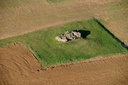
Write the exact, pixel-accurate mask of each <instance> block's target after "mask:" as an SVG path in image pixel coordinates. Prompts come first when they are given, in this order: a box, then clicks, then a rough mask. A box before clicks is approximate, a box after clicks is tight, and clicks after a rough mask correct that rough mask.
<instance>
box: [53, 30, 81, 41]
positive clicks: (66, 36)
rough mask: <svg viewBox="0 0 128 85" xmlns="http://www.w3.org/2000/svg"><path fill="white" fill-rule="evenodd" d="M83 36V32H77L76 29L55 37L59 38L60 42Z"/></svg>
mask: <svg viewBox="0 0 128 85" xmlns="http://www.w3.org/2000/svg"><path fill="white" fill-rule="evenodd" d="M80 38H81V33H80V32H76V31H71V32H68V31H67V32H65V34H63V35H59V36H57V37H56V38H55V39H56V40H58V41H59V42H68V41H71V40H76V39H80Z"/></svg>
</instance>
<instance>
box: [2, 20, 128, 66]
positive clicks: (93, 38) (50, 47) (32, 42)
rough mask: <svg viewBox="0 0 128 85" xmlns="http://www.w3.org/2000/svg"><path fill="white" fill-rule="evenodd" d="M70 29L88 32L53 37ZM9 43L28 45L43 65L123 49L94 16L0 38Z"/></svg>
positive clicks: (72, 60) (122, 50) (124, 50)
mask: <svg viewBox="0 0 128 85" xmlns="http://www.w3.org/2000/svg"><path fill="white" fill-rule="evenodd" d="M72 30H83V31H88V32H90V34H89V35H87V37H86V38H83V39H78V40H74V41H71V42H67V43H60V42H58V41H57V40H55V37H56V36H58V35H61V34H63V33H65V32H66V31H72ZM9 43H23V44H25V45H26V46H28V47H29V48H30V49H31V50H32V51H33V52H34V54H35V56H36V57H37V59H38V60H39V62H40V63H41V64H42V66H43V67H48V66H52V65H58V64H62V63H68V62H76V61H81V60H85V59H89V58H92V57H95V56H98V55H105V54H114V53H123V52H126V51H127V49H125V48H124V47H122V45H121V44H120V43H119V42H118V41H117V40H115V39H114V38H112V36H111V35H109V34H108V33H107V32H106V31H105V30H104V29H103V28H102V26H101V25H100V24H98V23H97V22H96V21H95V20H87V21H78V22H72V23H68V24H64V25H60V26H56V27H50V28H48V29H43V30H39V31H36V32H32V33H28V34H26V35H22V36H17V37H13V38H8V39H4V40H0V46H3V45H6V44H9Z"/></svg>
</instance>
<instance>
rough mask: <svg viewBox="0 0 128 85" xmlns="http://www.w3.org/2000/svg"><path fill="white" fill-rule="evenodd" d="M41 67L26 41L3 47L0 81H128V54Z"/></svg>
mask: <svg viewBox="0 0 128 85" xmlns="http://www.w3.org/2000/svg"><path fill="white" fill-rule="evenodd" d="M109 56H110V57H109V58H103V57H97V58H95V59H91V60H86V61H84V62H81V63H74V64H70V65H61V66H57V67H55V68H54V67H52V68H48V69H47V70H40V64H39V63H38V61H37V60H36V59H35V58H34V57H33V55H32V54H31V52H30V51H29V50H28V49H27V48H26V47H25V46H23V45H7V46H5V47H1V48H0V85H127V84H128V81H127V80H128V62H127V61H128V54H127V53H126V54H123V55H121V54H117V55H109Z"/></svg>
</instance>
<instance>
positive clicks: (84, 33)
mask: <svg viewBox="0 0 128 85" xmlns="http://www.w3.org/2000/svg"><path fill="white" fill-rule="evenodd" d="M73 31H76V32H80V33H81V37H82V38H84V39H85V38H86V37H87V36H88V35H89V34H91V32H90V31H88V30H73Z"/></svg>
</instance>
